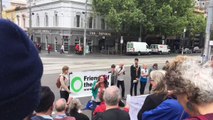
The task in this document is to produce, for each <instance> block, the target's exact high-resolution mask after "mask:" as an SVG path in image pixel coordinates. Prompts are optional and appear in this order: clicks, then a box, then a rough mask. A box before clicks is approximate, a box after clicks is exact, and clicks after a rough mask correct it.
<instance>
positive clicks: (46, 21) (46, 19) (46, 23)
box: [45, 14, 49, 26]
mask: <svg viewBox="0 0 213 120" xmlns="http://www.w3.org/2000/svg"><path fill="white" fill-rule="evenodd" d="M48 25H49V20H48V15H47V14H46V15H45V26H48Z"/></svg>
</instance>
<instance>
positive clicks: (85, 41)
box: [83, 0, 88, 56]
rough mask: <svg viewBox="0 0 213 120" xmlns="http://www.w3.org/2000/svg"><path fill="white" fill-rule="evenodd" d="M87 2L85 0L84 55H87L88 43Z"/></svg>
mask: <svg viewBox="0 0 213 120" xmlns="http://www.w3.org/2000/svg"><path fill="white" fill-rule="evenodd" d="M87 2H88V0H86V2H85V14H84V49H83V50H84V56H85V55H86V43H87Z"/></svg>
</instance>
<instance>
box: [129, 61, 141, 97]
mask: <svg viewBox="0 0 213 120" xmlns="http://www.w3.org/2000/svg"><path fill="white" fill-rule="evenodd" d="M138 62H139V60H138V58H135V64H134V65H132V66H131V67H130V72H131V86H130V95H131V96H132V92H133V88H134V95H135V96H136V95H137V86H138V81H139V77H140V75H141V67H140V66H139V65H138Z"/></svg>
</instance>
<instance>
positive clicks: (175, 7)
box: [155, 0, 194, 37]
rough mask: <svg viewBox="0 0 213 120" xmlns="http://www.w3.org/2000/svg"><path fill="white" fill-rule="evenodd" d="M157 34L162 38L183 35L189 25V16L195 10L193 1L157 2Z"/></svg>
mask: <svg viewBox="0 0 213 120" xmlns="http://www.w3.org/2000/svg"><path fill="white" fill-rule="evenodd" d="M156 3H157V8H158V9H157V15H156V19H155V21H156V23H155V27H156V32H157V33H158V32H160V34H161V35H162V36H165V37H167V36H176V35H178V36H179V35H182V33H183V30H184V28H185V27H186V26H187V25H188V20H187V16H188V14H189V12H191V11H192V9H193V8H194V5H193V1H192V0H156Z"/></svg>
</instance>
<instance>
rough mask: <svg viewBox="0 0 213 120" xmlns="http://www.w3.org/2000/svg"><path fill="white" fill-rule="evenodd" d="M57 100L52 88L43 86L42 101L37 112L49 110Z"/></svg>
mask: <svg viewBox="0 0 213 120" xmlns="http://www.w3.org/2000/svg"><path fill="white" fill-rule="evenodd" d="M54 100H55V95H54V93H53V92H52V91H51V89H50V88H49V87H47V86H42V87H41V96H40V103H39V105H38V107H37V108H36V109H35V111H36V112H37V113H42V112H47V111H48V110H49V109H50V108H51V107H52V106H53V102H54Z"/></svg>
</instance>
